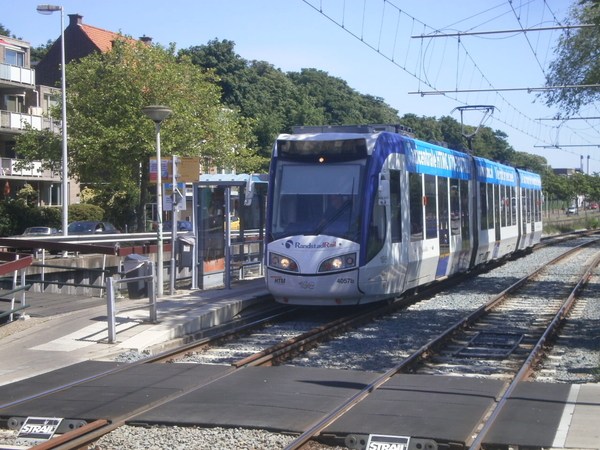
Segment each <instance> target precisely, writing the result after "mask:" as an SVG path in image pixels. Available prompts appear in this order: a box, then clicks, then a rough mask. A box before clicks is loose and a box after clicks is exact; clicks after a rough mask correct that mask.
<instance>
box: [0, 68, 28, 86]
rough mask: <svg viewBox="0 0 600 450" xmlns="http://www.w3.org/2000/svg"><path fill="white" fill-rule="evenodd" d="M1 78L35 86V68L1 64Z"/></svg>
mask: <svg viewBox="0 0 600 450" xmlns="http://www.w3.org/2000/svg"><path fill="white" fill-rule="evenodd" d="M0 80H5V81H11V82H13V83H20V84H26V85H29V86H35V70H33V69H26V68H25V67H20V66H11V65H10V64H0Z"/></svg>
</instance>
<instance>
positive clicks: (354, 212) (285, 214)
mask: <svg viewBox="0 0 600 450" xmlns="http://www.w3.org/2000/svg"><path fill="white" fill-rule="evenodd" d="M363 168H364V166H363V165H361V164H356V163H352V164H336V165H326V164H301V163H290V162H280V164H279V165H278V167H277V171H276V176H275V180H274V194H273V204H272V214H273V216H272V217H271V218H270V220H271V238H272V239H273V240H275V239H281V238H283V237H287V236H293V235H300V234H301V235H315V236H316V235H320V234H324V235H328V236H337V237H341V238H345V239H349V240H352V241H355V242H358V240H359V238H360V214H361V211H362V197H361V196H360V195H359V193H360V192H362V191H363V189H362V183H363V181H362V173H363Z"/></svg>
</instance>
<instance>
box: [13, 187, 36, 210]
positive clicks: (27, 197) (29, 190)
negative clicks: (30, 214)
mask: <svg viewBox="0 0 600 450" xmlns="http://www.w3.org/2000/svg"><path fill="white" fill-rule="evenodd" d="M17 199H18V201H19V202H20V203H22V204H24V205H25V206H29V207H30V208H32V207H34V206H36V205H37V202H38V192H37V191H36V190H35V189H34V188H33V186H32V185H30V184H27V183H26V184H25V186H23V189H21V190H20V191H19V192H18V193H17Z"/></svg>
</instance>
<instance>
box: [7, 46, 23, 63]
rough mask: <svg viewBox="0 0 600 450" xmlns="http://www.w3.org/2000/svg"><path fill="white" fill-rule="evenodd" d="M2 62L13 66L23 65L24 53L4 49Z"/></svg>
mask: <svg viewBox="0 0 600 450" xmlns="http://www.w3.org/2000/svg"><path fill="white" fill-rule="evenodd" d="M4 62H6V64H10V65H13V66H19V67H24V66H25V53H22V52H16V51H14V50H8V49H6V53H5V58H4Z"/></svg>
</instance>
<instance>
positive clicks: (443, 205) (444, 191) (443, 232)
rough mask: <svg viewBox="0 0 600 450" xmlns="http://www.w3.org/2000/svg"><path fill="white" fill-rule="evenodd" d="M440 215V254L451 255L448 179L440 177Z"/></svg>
mask: <svg viewBox="0 0 600 450" xmlns="http://www.w3.org/2000/svg"><path fill="white" fill-rule="evenodd" d="M438 208H439V212H438V215H439V217H440V254H442V255H445V254H447V253H450V222H449V217H448V216H449V214H448V178H444V177H438Z"/></svg>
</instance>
